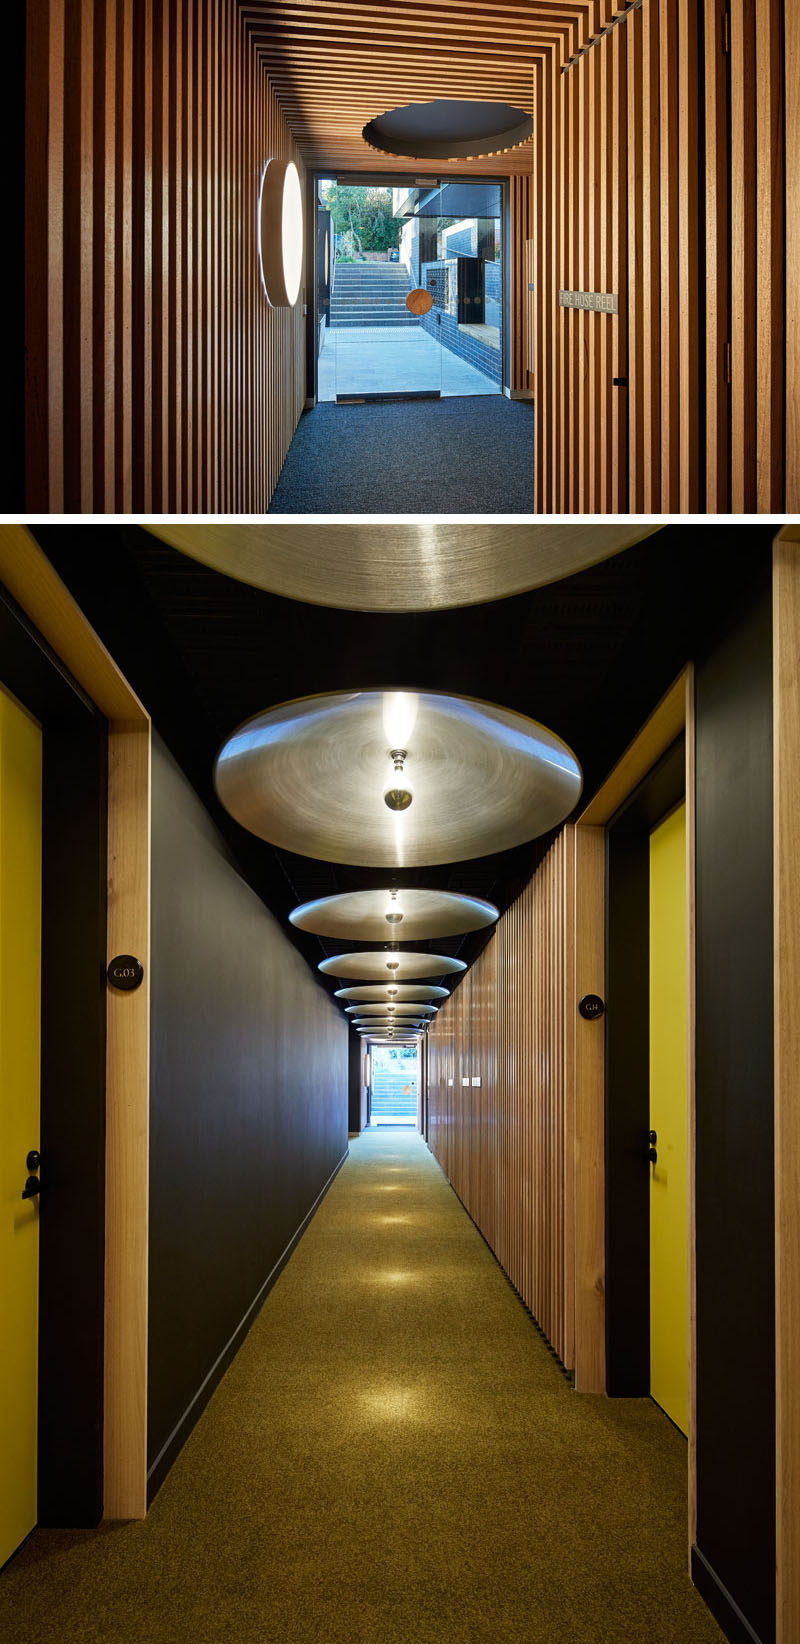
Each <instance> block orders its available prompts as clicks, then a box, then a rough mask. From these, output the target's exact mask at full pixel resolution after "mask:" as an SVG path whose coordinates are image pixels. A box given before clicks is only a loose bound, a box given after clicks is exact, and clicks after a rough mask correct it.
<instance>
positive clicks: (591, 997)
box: [578, 993, 606, 1022]
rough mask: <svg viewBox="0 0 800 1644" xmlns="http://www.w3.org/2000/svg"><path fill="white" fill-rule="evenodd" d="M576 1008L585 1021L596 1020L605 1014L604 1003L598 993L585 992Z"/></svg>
mask: <svg viewBox="0 0 800 1644" xmlns="http://www.w3.org/2000/svg"><path fill="white" fill-rule="evenodd" d="M578 1010H579V1011H580V1013H581V1016H582V1017H583V1018H584V1021H586V1022H596V1021H597V1020H598V1017H600V1016H605V1013H606V1007H605V1003H604V1001H603V1000H602V999H601V998H600V995H599V993H585V994H584V996H583V998H582V999H581V1002H580V1004H579V1006H578Z"/></svg>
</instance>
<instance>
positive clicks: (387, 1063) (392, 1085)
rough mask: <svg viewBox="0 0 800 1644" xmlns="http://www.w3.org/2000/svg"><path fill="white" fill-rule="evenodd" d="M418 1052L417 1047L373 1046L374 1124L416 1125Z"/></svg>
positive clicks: (371, 1103)
mask: <svg viewBox="0 0 800 1644" xmlns="http://www.w3.org/2000/svg"><path fill="white" fill-rule="evenodd" d="M418 1090H419V1051H418V1050H417V1048H416V1046H415V1045H373V1046H372V1049H371V1051H370V1110H369V1122H370V1124H371V1125H416V1123H417V1093H418Z"/></svg>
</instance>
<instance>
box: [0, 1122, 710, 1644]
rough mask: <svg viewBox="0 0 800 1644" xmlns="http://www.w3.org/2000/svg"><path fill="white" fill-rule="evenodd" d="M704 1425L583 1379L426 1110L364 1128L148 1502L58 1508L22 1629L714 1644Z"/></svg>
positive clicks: (25, 1635)
mask: <svg viewBox="0 0 800 1644" xmlns="http://www.w3.org/2000/svg"><path fill="white" fill-rule="evenodd" d="M685 1523H686V1446H685V1441H684V1440H683V1439H682V1437H681V1436H680V1435H679V1434H678V1432H677V1431H676V1430H675V1429H674V1428H673V1427H672V1426H671V1424H670V1423H669V1422H668V1421H667V1419H666V1417H664V1416H663V1415H662V1414H661V1412H660V1411H659V1410H658V1409H657V1408H656V1407H655V1405H654V1404H652V1403H651V1401H650V1400H648V1399H625V1400H609V1399H606V1398H602V1397H591V1398H590V1397H582V1396H578V1395H576V1394H574V1393H573V1392H572V1391H571V1389H570V1387H569V1385H568V1383H567V1380H566V1378H565V1376H564V1374H563V1372H562V1371H561V1369H560V1367H559V1365H558V1362H557V1361H556V1360H555V1358H554V1356H553V1354H552V1353H551V1352H550V1350H549V1348H548V1347H547V1345H546V1343H545V1342H544V1341H543V1339H542V1338H541V1337H540V1335H539V1334H538V1332H537V1330H536V1328H535V1326H534V1325H533V1324H532V1322H531V1320H530V1319H529V1317H528V1316H527V1314H526V1312H525V1309H524V1308H523V1306H522V1304H521V1303H520V1301H519V1300H518V1298H517V1296H516V1295H515V1293H514V1291H513V1290H512V1288H511V1286H510V1284H509V1283H508V1282H507V1280H506V1279H505V1278H504V1276H503V1273H502V1271H501V1269H500V1268H499V1266H498V1265H497V1263H496V1262H495V1260H494V1258H493V1256H492V1255H491V1253H490V1251H489V1249H488V1247H487V1245H486V1244H485V1243H484V1241H483V1239H482V1238H481V1236H480V1234H479V1233H478V1231H477V1230H476V1228H475V1227H474V1226H473V1224H472V1222H471V1221H470V1219H469V1218H468V1216H467V1215H466V1213H465V1211H464V1210H463V1209H462V1207H461V1206H460V1204H459V1202H458V1199H457V1198H456V1196H455V1194H454V1193H453V1192H452V1190H451V1189H450V1187H449V1185H448V1183H447V1181H446V1179H445V1177H444V1176H443V1174H442V1173H441V1171H440V1170H439V1168H438V1166H437V1164H436V1163H435V1161H434V1160H433V1158H432V1156H431V1154H430V1153H429V1152H428V1149H427V1147H426V1145H425V1143H424V1142H423V1140H422V1139H421V1137H420V1136H419V1135H418V1134H417V1133H416V1132H413V1133H411V1132H408V1131H403V1130H396V1131H392V1130H386V1131H383V1132H377V1133H376V1132H371V1131H368V1132H366V1133H364V1134H363V1135H362V1136H361V1137H359V1138H358V1139H357V1140H355V1141H354V1142H351V1151H350V1157H349V1159H348V1160H347V1162H346V1164H345V1165H344V1167H343V1169H342V1170H341V1172H340V1173H339V1175H338V1177H337V1178H336V1180H335V1182H334V1183H333V1186H332V1188H331V1189H330V1192H329V1193H328V1195H327V1197H326V1198H325V1200H324V1201H323V1203H322V1205H321V1207H320V1209H319V1211H318V1212H317V1215H316V1216H315V1218H314V1220H313V1221H312V1223H311V1225H310V1227H309V1229H308V1231H307V1232H306V1234H305V1236H304V1238H303V1239H302V1241H301V1242H300V1244H299V1246H298V1247H297V1249H296V1250H295V1252H294V1254H293V1255H292V1257H291V1260H290V1262H289V1263H288V1265H287V1267H286V1268H285V1270H284V1272H283V1273H282V1275H281V1277H280V1278H279V1279H278V1281H277V1283H276V1285H275V1287H274V1289H273V1290H272V1291H271V1293H270V1294H269V1296H268V1297H267V1300H266V1303H265V1305H264V1307H263V1310H262V1312H261V1314H260V1316H259V1318H258V1319H257V1320H256V1323H255V1325H254V1326H253V1329H252V1331H251V1333H250V1335H249V1336H248V1338H247V1340H246V1342H245V1344H244V1346H243V1348H242V1350H241V1351H240V1353H239V1354H238V1356H237V1358H236V1359H235V1361H234V1363H233V1364H232V1366H231V1368H230V1369H229V1370H228V1372H227V1375H226V1376H225V1377H224V1379H223V1381H222V1383H221V1385H220V1386H219V1388H218V1389H217V1391H216V1393H215V1394H214V1397H213V1399H212V1400H211V1402H210V1404H209V1406H208V1408H207V1409H206V1411H205V1413H204V1414H203V1416H202V1417H201V1419H200V1421H199V1422H198V1424H197V1426H196V1428H195V1429H194V1431H193V1433H192V1434H191V1436H190V1438H189V1440H188V1442H187V1444H186V1446H185V1448H184V1450H183V1451H182V1453H181V1455H180V1457H179V1459H178V1461H177V1463H176V1464H175V1466H174V1467H173V1468H172V1470H171V1472H170V1474H169V1476H168V1478H167V1480H166V1482H165V1484H164V1485H163V1487H162V1489H161V1491H160V1493H159V1495H158V1497H157V1499H156V1501H155V1503H154V1506H153V1508H152V1510H151V1512H150V1514H149V1516H148V1517H147V1519H145V1520H144V1521H142V1522H139V1523H128V1524H124V1525H114V1524H106V1525H104V1526H102V1527H101V1529H100V1530H98V1531H97V1532H90V1531H73V1532H69V1531H53V1530H51V1531H47V1530H38V1531H36V1532H35V1533H34V1535H33V1537H32V1538H31V1540H30V1541H29V1542H28V1544H27V1545H26V1546H25V1547H24V1548H23V1549H22V1551H21V1552H20V1553H19V1555H18V1556H17V1558H16V1559H15V1560H14V1562H13V1564H12V1565H10V1566H9V1568H8V1570H7V1571H6V1575H5V1580H4V1582H3V1585H2V1588H0V1634H1V1635H2V1637H3V1638H4V1639H7V1640H9V1644H10V1641H12V1640H13V1641H14V1644H22V1640H25V1644H40V1641H41V1644H50V1641H56V1640H57V1641H58V1644H77V1641H78V1640H81V1641H82V1644H92V1641H100V1640H102V1641H103V1644H129V1641H133V1640H136V1641H142V1644H144V1641H145V1640H147V1641H148V1644H161V1641H164V1644H166V1641H167V1640H169V1641H171V1644H172V1641H181V1644H183V1641H186V1644H189V1641H192V1644H205V1641H208V1644H218V1641H219V1640H221V1639H223V1638H229V1637H239V1638H241V1639H245V1640H249V1639H259V1640H264V1641H269V1644H273V1641H274V1644H284V1641H285V1644H306V1641H308V1644H310V1641H312V1640H314V1641H331V1644H368V1641H369V1644H373V1641H375V1644H377V1641H381V1644H406V1641H408V1644H411V1641H414V1644H425V1641H429V1644H433V1641H436V1644H445V1641H447V1644H449V1641H459V1640H463V1641H467V1640H469V1641H470V1644H472V1641H476V1644H477V1641H481V1644H483V1641H486V1644H490V1641H491V1644H495V1641H500V1640H524V1641H525V1644H540V1641H541V1644H545V1641H546V1644H623V1641H624V1644H706V1641H708V1644H711V1641H713V1640H716V1639H719V1638H721V1637H722V1634H721V1633H720V1632H719V1631H718V1629H717V1626H716V1624H715V1622H714V1620H713V1619H712V1617H711V1615H710V1613H709V1611H708V1610H707V1609H706V1607H705V1605H704V1604H703V1602H702V1600H701V1599H700V1597H699V1594H698V1593H697V1592H696V1591H695V1590H694V1589H693V1588H692V1587H691V1585H690V1583H689V1579H688V1575H687V1572H686V1529H685Z"/></svg>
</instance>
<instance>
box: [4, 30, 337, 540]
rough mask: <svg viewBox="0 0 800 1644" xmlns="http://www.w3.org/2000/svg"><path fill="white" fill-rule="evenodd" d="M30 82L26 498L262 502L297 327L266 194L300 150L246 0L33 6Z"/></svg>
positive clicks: (283, 430) (296, 352) (272, 473)
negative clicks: (274, 248)
mask: <svg viewBox="0 0 800 1644" xmlns="http://www.w3.org/2000/svg"><path fill="white" fill-rule="evenodd" d="M27 93H28V95H27V153H28V170H29V191H28V192H29V197H30V199H31V201H36V202H37V205H36V208H35V209H34V208H32V209H30V210H29V214H28V222H27V230H26V261H27V270H28V295H27V303H28V307H27V318H26V343H27V354H28V373H29V389H28V410H27V429H26V445H27V456H26V467H27V476H26V479H27V483H26V497H27V506H28V508H29V509H31V510H34V511H40V510H41V511H46V510H48V509H49V510H51V511H52V510H56V511H58V512H78V511H87V510H88V511H96V512H108V511H113V512H120V513H126V512H130V511H131V510H135V511H137V512H138V511H144V512H149V511H155V512H161V511H164V512H169V513H173V512H177V513H180V512H186V513H194V512H198V511H200V512H205V511H212V512H215V511H222V512H228V511H231V512H242V511H261V510H264V509H266V507H267V505H268V503H269V499H270V496H271V494H272V491H273V490H274V487H275V483H276V481H277V478H278V475H279V473H280V469H281V466H282V464H283V460H284V458H285V456H286V452H287V450H288V447H289V443H290V441H291V438H292V435H293V433H294V430H295V427H296V425H297V422H298V419H299V416H300V413H301V411H302V408H303V404H304V399H305V366H304V321H303V318H302V303H300V304H298V306H297V307H296V308H295V309H294V310H284V309H270V308H269V306H268V304H267V301H266V298H265V296H264V294H263V291H262V289H261V285H260V275H259V269H258V260H257V248H256V206H257V200H258V189H259V184H260V179H261V172H262V170H263V166H264V164H265V163H266V161H267V160H268V159H270V158H281V159H282V158H289V157H294V158H295V159H298V160H299V155H298V153H297V150H296V148H295V145H294V143H293V141H292V139H291V137H290V135H289V131H288V128H287V126H286V123H285V121H284V119H283V116H282V114H281V111H280V108H279V106H278V103H277V100H276V97H275V94H274V91H273V89H272V88H271V86H270V85H269V83H268V80H267V76H266V73H265V70H264V68H263V65H261V64H260V63H259V61H258V57H257V52H256V48H255V45H254V42H253V40H252V37H251V36H250V35H249V34H248V32H247V30H246V29H245V27H244V23H243V19H242V15H241V12H240V9H239V7H238V4H237V0H208V4H204V5H202V6H196V5H194V4H191V3H189V4H187V3H186V0H163V3H159V0H141V3H140V0H49V3H48V4H41V5H39V4H37V5H33V6H29V8H28V86H27ZM300 170H301V175H302V163H300ZM40 202H46V206H45V209H40V208H39V206H40Z"/></svg>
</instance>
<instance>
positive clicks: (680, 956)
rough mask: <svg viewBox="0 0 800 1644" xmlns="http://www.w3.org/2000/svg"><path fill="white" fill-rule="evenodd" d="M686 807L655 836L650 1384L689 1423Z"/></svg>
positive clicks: (684, 1427)
mask: <svg viewBox="0 0 800 1644" xmlns="http://www.w3.org/2000/svg"><path fill="white" fill-rule="evenodd" d="M686 1062H687V1027H686V807H685V805H680V806H679V807H678V809H677V810H675V811H673V812H672V813H671V815H670V816H668V817H667V818H666V820H665V821H663V822H662V823H660V824H659V826H658V827H657V828H654V830H653V832H652V834H651V835H650V1127H651V1129H652V1130H654V1131H655V1132H656V1142H655V1148H656V1152H657V1154H658V1158H657V1161H656V1163H655V1164H651V1165H650V1391H651V1394H652V1396H653V1398H654V1399H655V1400H656V1402H657V1403H658V1404H660V1405H661V1408H662V1409H663V1410H666V1412H667V1415H668V1416H670V1417H671V1419H672V1420H673V1421H674V1422H675V1425H676V1427H679V1428H680V1430H681V1432H682V1433H686V1432H688V1427H689V1262H688V1115H687V1070H686Z"/></svg>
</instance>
